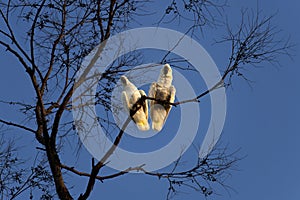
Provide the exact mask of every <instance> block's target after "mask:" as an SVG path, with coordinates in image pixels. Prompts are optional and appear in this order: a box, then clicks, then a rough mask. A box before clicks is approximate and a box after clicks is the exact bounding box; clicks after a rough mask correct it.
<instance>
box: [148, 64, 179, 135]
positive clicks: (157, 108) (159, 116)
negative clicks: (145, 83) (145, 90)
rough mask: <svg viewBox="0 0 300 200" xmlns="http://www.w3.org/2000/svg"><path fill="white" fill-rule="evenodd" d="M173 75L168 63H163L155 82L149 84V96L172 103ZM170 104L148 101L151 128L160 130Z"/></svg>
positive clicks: (173, 92) (173, 95) (173, 98)
mask: <svg viewBox="0 0 300 200" xmlns="http://www.w3.org/2000/svg"><path fill="white" fill-rule="evenodd" d="M172 80H173V75H172V69H171V67H170V65H169V64H165V65H164V67H163V68H162V69H161V72H160V75H159V78H158V80H157V82H154V83H152V84H151V86H150V90H149V97H152V98H155V99H157V100H161V101H165V102H170V103H174V100H175V93H176V89H175V87H174V86H173V85H172ZM171 108H172V105H170V104H168V103H161V102H158V101H155V100H151V101H150V116H151V120H152V129H153V130H156V131H160V130H161V129H162V128H163V125H164V123H165V122H166V119H167V117H168V115H169V112H170V110H171Z"/></svg>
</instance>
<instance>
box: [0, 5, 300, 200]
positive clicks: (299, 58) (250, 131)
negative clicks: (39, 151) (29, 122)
mask: <svg viewBox="0 0 300 200" xmlns="http://www.w3.org/2000/svg"><path fill="white" fill-rule="evenodd" d="M228 4H229V5H230V7H229V8H227V9H226V10H227V11H228V13H227V15H228V19H229V21H230V22H232V23H233V24H235V23H237V22H238V21H239V17H240V8H242V7H243V8H248V7H249V8H256V5H257V1H247V0H241V1H228ZM259 7H260V8H261V9H262V10H263V13H265V14H266V15H268V14H272V13H275V12H277V15H276V16H275V18H274V21H273V23H274V25H277V26H278V28H280V29H281V30H282V34H283V35H285V36H288V35H290V36H291V41H292V42H294V43H296V44H297V46H296V47H295V48H294V51H293V52H292V53H293V54H294V55H295V56H294V57H293V60H290V59H289V58H286V57H282V58H280V61H281V65H282V66H281V67H275V66H272V65H270V64H268V63H264V65H263V67H262V68H251V69H249V70H248V71H246V72H245V73H246V74H245V75H246V76H247V77H248V78H249V79H250V80H252V81H253V82H252V83H251V87H249V85H248V84H247V83H246V82H245V81H244V80H243V79H238V78H237V79H235V80H234V82H233V87H231V88H228V89H227V91H226V93H227V116H226V121H225V126H224V129H223V134H222V137H221V143H223V144H228V145H229V148H230V149H231V150H235V149H238V148H241V150H240V152H239V155H240V156H244V155H246V156H245V158H243V159H242V160H241V161H239V162H238V163H237V164H238V166H237V167H236V169H237V170H235V171H231V174H232V176H231V177H230V178H229V179H228V180H227V181H226V184H227V185H229V186H230V187H232V188H233V189H232V190H231V189H229V194H228V193H227V191H225V190H223V189H222V188H217V189H218V190H217V192H218V194H217V195H213V196H212V197H209V198H211V199H216V200H221V199H222V200H224V199H228V200H241V199H242V200H253V199H259V200H271V199H272V200H282V199H288V200H298V199H300V190H299V188H300V171H299V168H300V156H299V152H300V145H299V142H300V105H299V102H300V87H299V86H300V84H299V74H300V68H299V66H300V54H299V53H300V26H299V23H298V20H299V19H300V12H299V10H300V2H299V1H298V0H290V1H282V0H265V1H259ZM144 25H145V26H150V25H151V24H149V23H147V22H145V23H144ZM168 28H172V27H168ZM173 28H174V29H176V30H178V28H177V27H173ZM214 33H215V35H216V36H222V35H224V34H225V32H224V31H223V29H216V30H208V31H207V32H206V31H205V32H204V36H203V37H199V43H200V44H202V45H203V47H204V48H205V49H206V50H207V52H208V53H209V54H210V55H211V57H212V58H213V59H214V61H215V63H216V64H217V66H220V68H222V66H224V62H226V61H227V59H228V57H226V56H224V51H225V52H228V50H227V49H226V48H225V47H224V46H222V45H221V46H218V45H212V41H213V40H212V39H214V38H215V37H214ZM19 34H21V33H19ZM226 64H227V63H226ZM0 68H1V73H0V91H1V99H4V100H8V101H9V100H18V99H22V100H24V101H27V100H28V101H32V94H33V90H32V88H31V86H30V85H29V80H28V78H27V77H26V76H25V75H24V71H23V69H22V68H21V67H20V66H19V64H18V62H17V60H16V59H14V58H13V57H12V56H10V55H8V53H6V52H5V51H4V50H3V49H0ZM16 113H17V112H14V111H13V112H12V111H11V110H10V109H8V108H7V107H4V106H3V105H1V104H0V117H4V118H6V117H7V118H8V119H14V120H17V119H18V116H17V115H16ZM201 117H202V118H205V115H201ZM167 125H168V124H167ZM169 125H170V124H169ZM9 133H15V132H13V131H10V132H9ZM20 133H21V134H26V133H23V132H20ZM17 138H18V139H17V142H23V140H22V139H23V138H24V137H23V136H21V135H18V137H17ZM26 138H27V139H26V140H24V141H27V142H28V143H30V142H32V141H33V139H34V138H30V137H29V138H28V137H26ZM28 143H27V144H28ZM198 143H199V142H198ZM27 149H28V150H26V156H28V157H29V156H30V154H31V151H30V148H29V147H28V148H27ZM72 153H73V152H67V153H65V155H63V156H64V157H65V156H67V155H68V154H72ZM32 154H34V153H32ZM82 155H83V156H81V157H80V159H79V160H78V161H77V163H79V164H80V166H81V169H87V170H89V169H90V161H89V160H87V158H86V157H87V156H86V157H85V156H84V155H87V152H85V151H84V150H83V153H82ZM26 156H25V157H26ZM188 159H189V158H186V160H188ZM72 180H73V179H71V178H69V177H68V176H67V181H69V182H71V181H72ZM76 180H77V181H78V182H74V183H73V185H74V186H75V187H74V189H73V190H72V192H73V193H79V192H81V191H82V188H84V187H85V184H86V179H85V178H79V179H76ZM71 185H72V184H71ZM167 188H168V183H167V182H166V181H163V180H158V179H157V178H154V177H149V176H145V175H142V174H129V175H125V176H122V177H118V178H116V179H112V180H107V181H105V182H104V183H98V184H96V185H95V188H94V191H93V193H92V196H91V198H90V199H111V200H115V199H144V200H153V199H155V200H156V199H157V200H160V199H165V197H166V194H167ZM185 192H187V193H185ZM174 199H185V200H195V199H205V198H204V196H203V195H201V194H200V193H197V192H193V191H190V190H188V191H184V192H183V193H182V194H179V195H177V196H175V197H174Z"/></svg>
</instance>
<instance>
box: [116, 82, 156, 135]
mask: <svg viewBox="0 0 300 200" xmlns="http://www.w3.org/2000/svg"><path fill="white" fill-rule="evenodd" d="M121 83H122V85H123V91H122V102H123V105H124V107H125V108H126V110H127V112H128V114H129V115H130V113H131V111H132V109H133V106H134V105H135V103H136V102H137V101H138V100H139V99H140V98H141V97H142V95H145V96H146V93H145V92H144V91H143V90H138V89H137V88H136V86H135V85H134V84H132V83H131V82H130V81H129V80H128V78H127V77H126V76H121ZM131 118H132V120H133V121H134V123H135V124H136V125H137V127H138V129H139V130H142V131H147V130H149V128H150V127H149V123H148V103H147V102H146V101H144V102H143V104H142V105H141V108H140V109H138V110H137V111H136V113H135V114H134V115H133V116H131Z"/></svg>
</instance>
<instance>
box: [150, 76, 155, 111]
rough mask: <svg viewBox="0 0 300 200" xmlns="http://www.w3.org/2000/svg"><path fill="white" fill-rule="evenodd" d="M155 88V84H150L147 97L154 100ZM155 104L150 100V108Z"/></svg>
mask: <svg viewBox="0 0 300 200" xmlns="http://www.w3.org/2000/svg"><path fill="white" fill-rule="evenodd" d="M156 88H157V83H155V82H154V83H152V84H151V86H150V89H149V97H152V98H156ZM154 103H155V101H154V100H150V108H151V106H152V105H153V104H154Z"/></svg>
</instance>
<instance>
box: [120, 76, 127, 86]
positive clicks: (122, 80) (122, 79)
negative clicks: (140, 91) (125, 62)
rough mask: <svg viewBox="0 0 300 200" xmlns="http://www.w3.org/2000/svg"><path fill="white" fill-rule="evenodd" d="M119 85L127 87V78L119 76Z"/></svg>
mask: <svg viewBox="0 0 300 200" xmlns="http://www.w3.org/2000/svg"><path fill="white" fill-rule="evenodd" d="M120 79H121V83H122V84H123V85H127V84H128V82H129V80H128V78H127V77H126V76H121V78H120Z"/></svg>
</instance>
